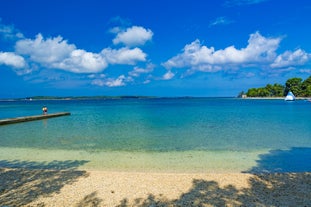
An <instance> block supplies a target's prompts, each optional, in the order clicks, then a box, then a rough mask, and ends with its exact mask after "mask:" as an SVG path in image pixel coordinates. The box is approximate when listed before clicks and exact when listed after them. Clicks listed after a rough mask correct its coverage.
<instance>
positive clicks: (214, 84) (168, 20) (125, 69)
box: [0, 0, 311, 98]
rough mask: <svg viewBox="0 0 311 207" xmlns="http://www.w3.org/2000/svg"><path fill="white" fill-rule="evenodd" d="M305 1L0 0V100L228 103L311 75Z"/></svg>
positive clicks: (309, 9)
mask: <svg viewBox="0 0 311 207" xmlns="http://www.w3.org/2000/svg"><path fill="white" fill-rule="evenodd" d="M310 37H311V1H309V0H299V1H297V0H296V1H294V0H287V1H283V0H217V1H216V0H214V1H212V0H178V1H175V0H157V1H154V0H114V1H111V0H109V1H108V0H66V1H64V0H53V1H47V0H27V1H20V0H0V98H21V97H31V96H104V95H107V96H118V95H137V96H161V97H167V96H173V97H175V96H200V97H203V96H204V97H228V96H229V97H232V96H237V95H238V93H239V92H241V91H247V90H248V89H249V88H253V87H264V86H265V85H266V84H268V83H271V84H274V83H280V84H285V82H286V80H287V79H289V78H292V77H300V78H302V79H306V78H307V77H309V76H310V75H311V38H310Z"/></svg>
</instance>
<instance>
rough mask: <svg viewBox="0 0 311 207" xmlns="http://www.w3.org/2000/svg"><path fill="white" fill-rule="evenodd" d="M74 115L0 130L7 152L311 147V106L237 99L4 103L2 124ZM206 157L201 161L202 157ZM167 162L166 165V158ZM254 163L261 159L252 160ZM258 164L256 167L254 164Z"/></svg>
mask: <svg viewBox="0 0 311 207" xmlns="http://www.w3.org/2000/svg"><path fill="white" fill-rule="evenodd" d="M43 105H47V106H48V108H49V113H53V112H60V111H70V112H71V113H72V115H71V116H65V117H59V118H53V119H48V120H40V121H33V122H27V123H19V124H14V125H5V126H0V146H1V147H3V148H6V149H9V148H11V149H13V148H14V149H15V148H23V149H40V150H65V151H66V150H74V151H84V152H88V153H100V152H124V153H128V152H133V153H144V154H148V153H149V155H150V153H170V152H174V153H176V152H178V153H182V152H187V153H188V152H215V153H216V152H218V153H230V152H235V153H236V152H241V153H253V152H260V153H262V152H269V151H271V150H288V149H291V148H302V147H303V148H310V147H311V103H310V102H306V101H296V102H291V103H289V102H285V101H283V100H245V99H233V98H183V99H181V98H176V99H174V98H167V99H165V98H158V99H121V100H118V99H107V100H66V101H15V102H0V119H2V118H9V117H18V116H26V115H37V114H40V113H41V108H42V106H43ZM200 156H202V155H200ZM161 159H163V158H161ZM252 159H253V162H255V161H256V160H254V159H258V157H257V158H252ZM253 164H254V163H253Z"/></svg>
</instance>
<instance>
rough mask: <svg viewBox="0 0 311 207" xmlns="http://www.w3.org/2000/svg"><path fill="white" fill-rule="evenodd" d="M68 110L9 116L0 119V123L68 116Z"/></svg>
mask: <svg viewBox="0 0 311 207" xmlns="http://www.w3.org/2000/svg"><path fill="white" fill-rule="evenodd" d="M70 114H71V113H70V112H59V113H53V114H43V115H36V116H24V117H16V118H9V119H2V120H0V125H6V124H16V123H20V122H27V121H36V120H41V119H49V118H54V117H59V116H69V115H70Z"/></svg>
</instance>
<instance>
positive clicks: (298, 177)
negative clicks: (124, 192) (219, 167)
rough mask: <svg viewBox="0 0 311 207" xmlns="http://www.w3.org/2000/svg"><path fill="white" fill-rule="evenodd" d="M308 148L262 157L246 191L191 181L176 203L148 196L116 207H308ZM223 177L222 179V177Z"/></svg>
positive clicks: (310, 152) (310, 189)
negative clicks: (189, 186)
mask: <svg viewBox="0 0 311 207" xmlns="http://www.w3.org/2000/svg"><path fill="white" fill-rule="evenodd" d="M310 155H311V150H310V148H292V149H291V150H273V151H270V153H269V154H265V155H261V156H260V160H258V161H257V163H258V165H257V166H256V167H253V168H252V169H251V170H249V171H248V173H251V174H252V176H251V177H250V178H249V180H248V181H247V182H248V185H249V187H244V188H237V187H236V186H233V185H227V186H224V187H221V186H220V185H219V183H217V182H215V181H207V180H201V179H200V180H193V182H192V187H191V189H190V190H189V191H188V192H185V193H183V194H182V195H181V196H180V197H179V198H178V199H175V200H169V199H166V198H164V197H163V196H156V195H152V194H150V195H149V196H148V198H145V199H142V198H139V199H136V200H135V201H134V203H130V202H129V201H128V199H126V198H125V199H123V200H122V201H121V202H120V205H119V207H127V206H137V207H144V206H174V207H175V206H187V207H188V206H189V207H192V206H193V207H194V206H196V207H200V206H202V207H203V206H247V207H257V206H261V207H264V206H311V168H310V166H311V165H310V163H311V162H310V161H311V159H310ZM221 176H224V175H221Z"/></svg>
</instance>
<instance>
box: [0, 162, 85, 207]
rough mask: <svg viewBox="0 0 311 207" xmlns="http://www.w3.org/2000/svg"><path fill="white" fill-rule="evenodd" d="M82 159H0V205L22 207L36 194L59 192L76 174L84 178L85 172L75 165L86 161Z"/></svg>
mask: <svg viewBox="0 0 311 207" xmlns="http://www.w3.org/2000/svg"><path fill="white" fill-rule="evenodd" d="M87 162H88V161H85V160H82V161H77V160H67V161H56V160H55V161H52V162H30V161H19V160H14V161H8V160H1V161H0V206H23V205H27V204H29V203H31V202H32V201H35V200H36V199H37V198H39V196H48V195H51V194H52V193H59V192H60V190H61V188H62V187H64V186H65V185H68V184H72V183H73V182H75V181H76V180H77V179H78V178H79V177H87V176H88V174H87V173H86V171H81V170H77V167H79V166H81V165H83V164H85V163H87Z"/></svg>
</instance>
